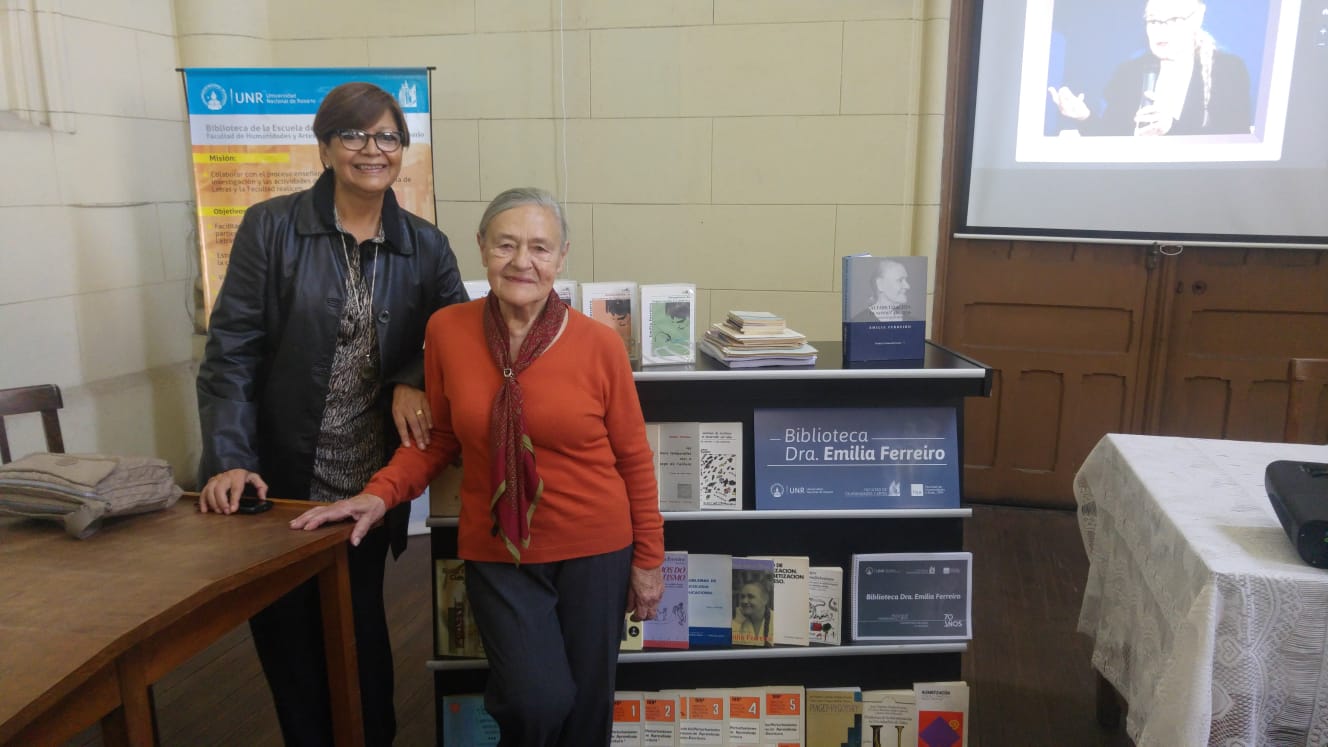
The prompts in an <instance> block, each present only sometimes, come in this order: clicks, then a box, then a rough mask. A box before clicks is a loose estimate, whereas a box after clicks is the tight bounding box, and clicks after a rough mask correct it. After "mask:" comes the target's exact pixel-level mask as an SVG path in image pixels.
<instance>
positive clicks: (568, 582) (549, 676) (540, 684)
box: [466, 546, 632, 747]
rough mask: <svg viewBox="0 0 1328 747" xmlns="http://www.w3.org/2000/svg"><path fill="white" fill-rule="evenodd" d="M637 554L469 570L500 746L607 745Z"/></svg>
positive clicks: (470, 566)
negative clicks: (628, 593) (632, 568)
mask: <svg viewBox="0 0 1328 747" xmlns="http://www.w3.org/2000/svg"><path fill="white" fill-rule="evenodd" d="M631 565H632V548H631V547H630V546H629V547H626V548H623V549H622V550H618V551H616V552H611V553H605V554H603V555H592V556H590V557H586V558H575V559H573V560H564V561H559V562H556V563H523V564H521V565H520V566H517V565H513V564H511V563H477V562H473V561H467V562H466V595H467V596H468V597H469V599H470V604H471V607H472V608H473V609H474V611H475V622H476V624H477V625H478V627H479V630H480V637H481V638H482V639H483V640H484V650H485V653H486V654H487V656H488V659H489V680H488V687H487V689H486V691H485V693H484V708H485V710H487V711H488V712H489V714H490V715H491V716H493V719H494V721H497V722H498V727H499V729H500V732H501V737H500V738H499V741H498V744H499V747H595V746H596V745H607V744H608V743H609V734H610V731H611V730H612V728H613V688H614V677H615V674H616V670H617V666H618V646H619V643H620V642H621V640H622V628H623V615H624V611H625V610H626V606H627V583H628V575H629V573H630V570H631Z"/></svg>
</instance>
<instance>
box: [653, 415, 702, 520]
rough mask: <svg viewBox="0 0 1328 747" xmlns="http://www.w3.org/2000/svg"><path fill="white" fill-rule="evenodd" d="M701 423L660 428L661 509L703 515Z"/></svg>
mask: <svg viewBox="0 0 1328 747" xmlns="http://www.w3.org/2000/svg"><path fill="white" fill-rule="evenodd" d="M700 431H701V425H700V423H660V424H659V509H660V510H661V511H699V510H700V509H701V490H700V459H699V454H698V452H699V449H700V444H699V441H700V438H701V434H700Z"/></svg>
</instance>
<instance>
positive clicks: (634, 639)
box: [618, 612, 646, 651]
mask: <svg viewBox="0 0 1328 747" xmlns="http://www.w3.org/2000/svg"><path fill="white" fill-rule="evenodd" d="M635 614H636V613H635V612H624V613H623V628H622V640H621V641H620V642H619V643H618V650H619V651H640V650H641V649H642V648H644V647H645V643H646V636H645V623H644V622H641V621H640V620H633V619H632V617H633V616H634V615H635Z"/></svg>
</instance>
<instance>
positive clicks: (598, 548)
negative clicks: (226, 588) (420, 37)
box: [291, 189, 664, 747]
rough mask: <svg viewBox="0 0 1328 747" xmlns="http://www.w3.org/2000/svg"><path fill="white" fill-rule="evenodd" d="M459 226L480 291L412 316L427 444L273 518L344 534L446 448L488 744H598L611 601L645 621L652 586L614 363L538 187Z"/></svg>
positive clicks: (639, 467) (638, 419)
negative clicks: (471, 233)
mask: <svg viewBox="0 0 1328 747" xmlns="http://www.w3.org/2000/svg"><path fill="white" fill-rule="evenodd" d="M476 238H477V240H478V242H479V248H480V257H481V259H482V261H483V263H484V267H485V270H486V271H487V274H488V279H489V286H490V288H491V289H492V290H491V292H490V294H489V295H488V297H487V298H484V299H481V300H478V301H473V302H471V303H468V304H460V305H456V306H452V307H448V308H445V309H442V310H441V311H439V312H438V313H436V314H434V316H433V318H432V319H431V320H430V321H429V326H428V330H427V332H426V336H425V391H426V393H427V395H428V399H429V405H430V412H429V413H427V414H428V416H429V420H430V421H431V424H430V434H429V436H430V437H429V439H428V440H427V441H426V442H425V443H426V444H427V446H424V447H423V448H420V447H418V446H416V447H407V446H403V447H401V448H400V449H398V450H397V452H396V454H395V455H394V456H393V458H392V461H391V462H390V463H389V464H388V465H387V466H386V467H384V468H383V469H382V470H380V471H379V472H378V473H377V474H376V475H374V477H373V478H372V479H371V480H370V481H369V484H368V485H367V486H365V489H364V492H363V493H362V494H360V495H358V496H356V497H354V498H351V499H349V500H345V501H341V502H339V503H334V504H331V505H328V506H320V507H318V508H314V509H311V510H310V511H308V512H306V513H305V514H303V515H302V516H300V517H299V518H297V519H295V520H294V521H293V522H291V526H292V527H293V528H296V529H312V528H314V527H317V526H319V525H321V524H324V523H326V522H329V521H337V520H341V519H353V520H354V521H355V522H356V526H355V529H354V530H353V531H352V533H351V542H352V543H357V542H358V541H359V540H360V538H362V537H363V536H364V535H365V534H366V533H367V532H368V531H369V529H370V527H371V526H372V525H373V523H374V522H376V521H378V520H379V519H380V518H381V517H382V516H383V514H384V512H385V511H386V510H388V509H390V508H392V507H393V506H395V505H398V504H399V503H401V502H403V501H407V500H410V499H411V498H413V497H414V496H416V495H418V494H420V493H421V492H422V491H423V490H424V488H425V486H426V485H427V484H428V482H429V479H430V478H431V477H432V476H433V475H434V474H435V473H436V472H438V470H439V469H441V468H442V467H443V466H444V465H446V464H448V463H450V462H451V461H452V459H453V458H454V457H455V456H456V455H457V454H458V453H459V454H460V455H461V458H462V461H463V463H464V464H465V475H464V478H463V482H462V486H461V498H462V507H461V518H460V523H459V529H458V537H457V542H458V548H459V552H460V555H461V557H462V558H463V559H465V560H466V561H467V562H466V587H467V593H468V595H469V597H470V602H471V606H472V607H473V608H474V610H475V618H476V622H477V624H478V625H479V628H480V635H481V638H482V639H483V641H484V648H485V652H486V653H487V655H488V658H489V665H490V669H489V678H488V691H487V693H486V694H485V700H484V702H485V707H486V709H487V710H488V711H489V713H490V714H492V715H493V717H494V720H495V721H497V722H498V725H499V727H500V729H501V733H502V738H501V742H500V744H502V745H568V746H574V747H585V746H586V745H595V744H601V745H602V744H607V743H608V739H609V732H610V729H611V726H612V710H613V690H614V674H615V669H616V665H617V653H618V645H619V641H620V639H621V636H622V625H623V612H624V609H626V610H627V611H630V612H633V613H634V614H635V616H636V617H637V618H638V619H643V620H644V619H648V618H650V617H652V616H653V615H654V613H655V608H656V606H657V605H658V603H659V599H660V596H661V594H662V592H663V577H662V574H661V571H660V565H661V564H662V562H663V559H664V547H663V545H664V536H663V534H664V529H663V527H664V522H663V518H662V517H661V516H660V513H659V508H658V502H657V488H656V485H655V475H654V466H653V463H652V458H651V452H650V446H649V444H648V443H647V442H646V432H645V422H644V419H643V418H642V415H641V405H640V402H639V401H638V399H637V395H636V387H635V384H634V383H633V381H632V372H631V365H630V363H629V362H628V360H627V351H626V350H625V349H624V348H623V344H622V340H621V339H620V338H619V337H618V336H617V334H615V332H614V331H613V330H612V329H611V328H609V327H607V326H605V325H603V324H600V323H599V322H596V321H593V320H591V319H589V318H588V317H586V316H584V315H582V314H580V313H579V312H577V311H575V310H572V309H569V308H568V307H567V305H566V304H564V303H563V302H562V300H561V299H560V298H559V297H558V295H557V294H556V293H554V292H553V281H554V279H555V278H556V277H557V275H558V273H559V272H560V271H561V270H562V268H563V266H564V264H565V263H566V261H567V251H568V247H569V242H568V241H567V223H566V220H565V218H564V217H563V211H562V207H561V206H560V205H559V204H558V202H557V200H555V199H554V198H553V196H552V195H550V194H549V193H547V192H545V191H543V190H539V189H513V190H509V191H507V192H504V193H503V194H501V195H498V197H496V198H494V200H493V202H492V203H490V204H489V207H488V209H487V210H485V212H484V216H483V218H482V219H481V221H480V227H479V233H478V234H477V236H476Z"/></svg>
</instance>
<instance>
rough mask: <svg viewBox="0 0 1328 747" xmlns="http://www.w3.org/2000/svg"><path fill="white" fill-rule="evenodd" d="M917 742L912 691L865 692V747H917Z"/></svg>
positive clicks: (863, 702) (863, 733)
mask: <svg viewBox="0 0 1328 747" xmlns="http://www.w3.org/2000/svg"><path fill="white" fill-rule="evenodd" d="M917 743H918V727H917V711H916V710H915V708H914V706H913V691H912V690H864V691H863V692H862V747H916V745H917Z"/></svg>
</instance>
